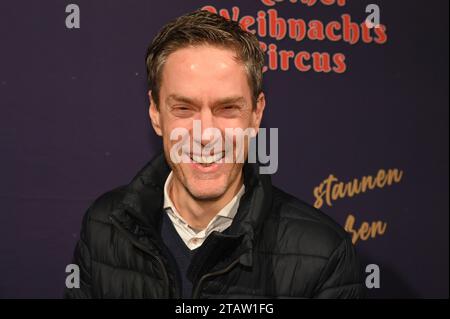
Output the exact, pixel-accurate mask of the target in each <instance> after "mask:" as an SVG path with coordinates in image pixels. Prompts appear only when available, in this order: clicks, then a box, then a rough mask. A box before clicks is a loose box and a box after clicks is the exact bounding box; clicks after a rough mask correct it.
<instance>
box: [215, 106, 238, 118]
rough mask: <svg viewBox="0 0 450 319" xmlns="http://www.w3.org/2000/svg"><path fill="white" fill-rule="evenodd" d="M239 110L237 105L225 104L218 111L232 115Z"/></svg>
mask: <svg viewBox="0 0 450 319" xmlns="http://www.w3.org/2000/svg"><path fill="white" fill-rule="evenodd" d="M238 112H239V107H238V106H237V105H225V106H222V107H221V108H220V109H219V113H222V114H223V115H225V116H233V115H234V114H237V113H238Z"/></svg>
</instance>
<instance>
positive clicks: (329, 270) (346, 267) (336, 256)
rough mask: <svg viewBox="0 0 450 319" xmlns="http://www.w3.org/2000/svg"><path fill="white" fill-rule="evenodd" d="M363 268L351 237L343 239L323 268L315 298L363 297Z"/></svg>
mask: <svg viewBox="0 0 450 319" xmlns="http://www.w3.org/2000/svg"><path fill="white" fill-rule="evenodd" d="M364 291H365V289H364V287H363V284H362V270H361V268H360V264H359V261H358V259H357V257H356V254H355V249H354V247H353V244H352V242H351V240H350V238H349V237H346V238H345V239H343V240H342V241H341V243H340V244H339V245H338V247H337V248H336V249H335V250H334V252H333V253H332V255H331V256H330V258H329V260H328V263H327V264H326V266H325V267H324V269H323V270H322V274H321V277H320V279H319V284H318V289H317V292H316V294H315V296H314V297H315V298H321V299H322V298H331V299H345V298H352V299H353V298H363V297H364Z"/></svg>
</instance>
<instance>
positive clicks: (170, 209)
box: [164, 172, 245, 250]
mask: <svg viewBox="0 0 450 319" xmlns="http://www.w3.org/2000/svg"><path fill="white" fill-rule="evenodd" d="M172 174H173V172H170V174H169V176H168V177H167V179H166V182H165V184H164V210H165V211H166V213H167V215H168V216H169V218H170V220H171V221H172V223H173V226H174V227H175V230H176V231H177V233H178V235H180V237H181V239H182V240H183V242H184V243H185V244H186V246H187V247H188V248H189V249H190V250H193V249H196V248H198V247H200V246H201V245H202V244H203V242H204V241H205V239H206V237H208V236H209V234H211V233H212V232H213V231H218V232H223V231H224V230H225V229H227V228H228V227H230V225H231V223H232V222H233V218H234V216H235V215H236V213H237V210H238V207H239V201H240V199H241V197H242V195H244V192H245V186H244V185H242V187H241V189H240V190H239V192H238V193H237V194H236V196H234V197H233V199H231V201H230V202H229V203H228V204H226V205H225V207H224V208H222V209H221V210H220V211H219V212H218V213H217V215H216V216H214V218H213V219H212V220H211V221H210V222H209V224H208V226H206V228H205V229H203V230H201V231H197V230H194V229H193V228H192V227H191V226H189V224H188V223H187V222H186V221H185V220H184V219H183V217H181V215H180V214H179V213H178V211H177V209H176V208H175V205H174V204H173V202H172V200H171V199H170V196H169V185H170V182H171V180H172V178H173V175H172Z"/></svg>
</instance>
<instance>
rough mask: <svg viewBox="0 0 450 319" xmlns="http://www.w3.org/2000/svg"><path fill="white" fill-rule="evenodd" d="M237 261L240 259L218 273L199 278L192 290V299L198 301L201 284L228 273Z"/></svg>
mask: <svg viewBox="0 0 450 319" xmlns="http://www.w3.org/2000/svg"><path fill="white" fill-rule="evenodd" d="M239 259H240V258H238V259H236V260H235V261H233V262H232V263H231V264H229V265H228V266H227V267H226V268H224V269H222V270H218V271H215V272H211V273H208V274H205V275H203V276H202V277H201V278H200V280H199V281H198V283H197V285H196V286H195V289H194V290H193V293H192V299H198V297H199V294H200V289H201V287H202V284H203V282H204V281H205V280H206V279H207V278H210V277H214V276H220V275H223V274H225V273H227V272H229V271H230V270H231V269H232V268H233V267H234V266H235V265H236V264H237V263H238V262H239Z"/></svg>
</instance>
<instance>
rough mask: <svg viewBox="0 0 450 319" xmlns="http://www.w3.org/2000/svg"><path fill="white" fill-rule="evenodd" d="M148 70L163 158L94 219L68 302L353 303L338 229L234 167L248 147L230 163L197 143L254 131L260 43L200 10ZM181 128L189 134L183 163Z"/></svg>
mask: <svg viewBox="0 0 450 319" xmlns="http://www.w3.org/2000/svg"><path fill="white" fill-rule="evenodd" d="M146 63H147V70H148V81H149V86H150V90H149V98H150V108H149V115H150V118H151V123H152V126H153V128H154V130H155V132H156V133H157V134H158V135H159V136H161V137H162V141H163V146H164V154H163V155H160V156H157V157H156V158H155V159H154V160H152V161H151V162H150V163H149V164H148V165H147V166H146V167H144V168H143V169H142V170H141V171H140V172H139V173H138V174H137V176H136V177H135V178H134V179H133V180H132V182H131V183H130V184H129V185H127V186H124V187H120V188H118V189H116V190H113V191H111V192H108V193H106V194H105V195H103V196H101V197H100V198H99V199H97V200H96V201H95V202H94V204H93V205H92V206H91V207H90V208H89V210H88V212H87V213H86V215H85V217H84V220H83V226H82V231H81V238H80V241H79V243H78V245H77V247H76V251H75V257H74V263H75V264H77V265H78V266H79V267H80V272H81V278H80V280H81V281H80V282H81V284H80V285H81V286H80V288H78V289H76V288H75V289H67V290H66V297H68V298H258V297H260V298H267V297H277V298H356V297H360V296H361V293H362V289H363V288H362V285H361V280H360V275H361V274H360V271H359V268H358V264H357V260H356V257H355V252H354V249H353V246H352V243H351V241H350V239H349V236H347V234H346V233H345V232H344V231H343V229H342V228H341V227H340V226H338V225H337V224H336V223H335V222H333V221H332V220H331V219H330V218H328V217H326V216H325V215H324V214H323V213H321V212H320V211H318V210H316V209H314V208H312V207H311V206H309V205H308V204H306V203H304V202H302V201H300V200H298V199H296V198H294V197H292V196H291V195H288V194H286V193H284V192H283V191H281V190H279V189H278V188H276V187H274V186H272V185H271V181H270V177H269V176H268V175H262V174H260V173H259V170H258V165H256V164H251V163H249V161H246V162H245V163H243V162H242V161H238V160H237V158H238V152H239V151H242V152H243V154H244V158H247V156H248V152H249V148H248V144H247V143H243V145H244V146H241V148H239V147H238V146H237V142H236V136H237V135H236V136H233V139H232V142H233V143H232V146H233V152H232V153H231V155H232V156H231V158H232V159H233V160H232V161H225V160H224V159H225V156H226V155H227V156H228V155H229V154H226V153H227V152H228V150H227V149H224V148H219V150H217V148H214V149H213V150H212V151H211V148H209V147H210V145H211V143H212V144H214V145H216V144H217V142H222V139H225V138H224V135H222V137H219V138H216V137H211V136H212V135H211V134H210V135H208V134H202V135H201V136H200V137H198V136H197V137H196V136H194V135H195V134H194V132H193V131H194V130H195V122H196V121H199V123H200V124H201V130H202V132H203V133H204V131H205V130H206V129H208V128H215V129H217V130H219V131H220V132H221V133H224V132H225V130H226V129H227V128H232V129H242V130H245V129H249V128H250V129H253V130H254V132H257V131H258V129H259V126H260V123H261V118H262V116H263V111H264V107H265V98H264V94H263V93H262V69H263V65H264V55H263V53H262V51H261V50H260V47H259V43H258V40H257V39H256V37H255V36H254V35H252V34H250V33H247V32H245V31H243V30H242V29H241V28H240V27H239V25H238V24H237V23H235V22H232V21H229V20H226V19H224V18H222V17H220V16H218V15H215V14H212V13H209V12H206V11H197V12H194V13H191V14H188V15H185V16H182V17H180V18H178V19H176V20H175V21H173V22H171V23H169V24H168V25H166V26H165V27H164V28H163V30H162V31H161V32H160V33H159V34H158V35H157V37H156V38H155V39H154V41H153V43H152V44H151V45H150V47H149V49H148V53H147V59H146ZM177 129H183V130H184V131H185V132H188V138H187V139H185V140H184V142H185V143H184V144H183V146H188V147H187V148H184V147H183V148H181V153H183V154H182V155H183V156H184V157H183V156H181V157H182V158H183V159H184V160H182V161H180V160H179V157H177V156H176V154H179V153H180V152H179V151H180V149H178V151H177V150H175V151H174V149H175V146H176V144H177V143H179V140H176V139H173V136H171V135H173V132H175V131H176V130H177ZM208 136H209V137H208ZM225 136H226V134H225ZM185 137H186V136H185ZM214 139H216V140H215V141H213V140H214ZM213 142H214V143H213ZM219 144H220V143H219ZM241 145H242V144H241ZM189 146H191V147H189ZM196 147H197V148H196ZM205 150H206V152H205Z"/></svg>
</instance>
